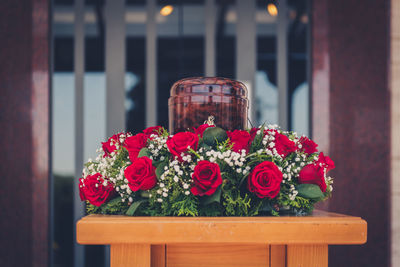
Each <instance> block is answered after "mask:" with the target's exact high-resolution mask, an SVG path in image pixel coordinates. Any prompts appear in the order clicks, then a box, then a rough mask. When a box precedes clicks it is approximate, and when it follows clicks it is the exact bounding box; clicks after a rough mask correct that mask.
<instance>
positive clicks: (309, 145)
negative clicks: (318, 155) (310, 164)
mask: <svg viewBox="0 0 400 267" xmlns="http://www.w3.org/2000/svg"><path fill="white" fill-rule="evenodd" d="M299 142H300V144H301V149H300V151H303V152H304V153H306V154H308V155H310V154H312V153H315V152H317V151H318V150H317V147H318V145H317V144H316V143H315V142H314V141H313V140H311V139H309V138H307V137H305V136H302V137H301V138H300V140H299Z"/></svg>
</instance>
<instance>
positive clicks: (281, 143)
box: [275, 132, 297, 158]
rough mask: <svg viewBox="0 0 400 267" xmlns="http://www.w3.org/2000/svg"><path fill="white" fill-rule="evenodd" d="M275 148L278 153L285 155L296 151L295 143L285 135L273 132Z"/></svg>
mask: <svg viewBox="0 0 400 267" xmlns="http://www.w3.org/2000/svg"><path fill="white" fill-rule="evenodd" d="M275 148H276V151H277V152H278V154H279V155H281V156H282V157H284V158H285V157H286V156H287V155H289V154H290V153H293V152H295V151H296V149H297V147H296V143H295V142H293V141H291V140H290V139H289V138H288V137H287V136H286V135H284V134H280V133H278V132H276V133H275Z"/></svg>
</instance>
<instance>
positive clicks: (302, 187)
mask: <svg viewBox="0 0 400 267" xmlns="http://www.w3.org/2000/svg"><path fill="white" fill-rule="evenodd" d="M296 189H297V191H299V196H301V197H304V198H311V199H322V198H323V197H324V194H323V193H322V191H321V189H320V188H319V186H318V185H315V184H299V185H297V187H296Z"/></svg>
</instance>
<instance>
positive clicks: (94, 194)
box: [79, 173, 115, 207]
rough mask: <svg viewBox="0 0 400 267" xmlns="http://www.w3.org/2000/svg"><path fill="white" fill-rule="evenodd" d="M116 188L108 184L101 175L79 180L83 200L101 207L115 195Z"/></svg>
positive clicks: (97, 174)
mask: <svg viewBox="0 0 400 267" xmlns="http://www.w3.org/2000/svg"><path fill="white" fill-rule="evenodd" d="M114 192H115V191H114V187H113V185H112V184H111V183H107V182H106V181H105V180H104V178H103V176H102V175H101V174H100V173H96V174H93V175H88V176H87V177H86V178H85V179H84V180H83V179H82V178H81V179H79V195H80V197H81V200H82V201H84V200H87V201H89V203H90V204H92V205H95V206H97V207H100V206H101V205H102V204H103V203H104V202H106V201H107V200H109V199H110V198H111V197H112V196H113V195H114Z"/></svg>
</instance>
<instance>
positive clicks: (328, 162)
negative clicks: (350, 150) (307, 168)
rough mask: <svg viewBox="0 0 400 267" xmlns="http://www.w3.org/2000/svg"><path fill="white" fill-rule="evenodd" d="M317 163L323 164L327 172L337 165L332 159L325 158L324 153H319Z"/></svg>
mask: <svg viewBox="0 0 400 267" xmlns="http://www.w3.org/2000/svg"><path fill="white" fill-rule="evenodd" d="M317 163H321V164H322V166H323V167H325V168H326V170H327V171H330V170H333V169H334V168H335V163H334V162H333V160H331V158H330V157H328V156H324V153H322V152H321V153H319V156H318V161H317Z"/></svg>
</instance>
